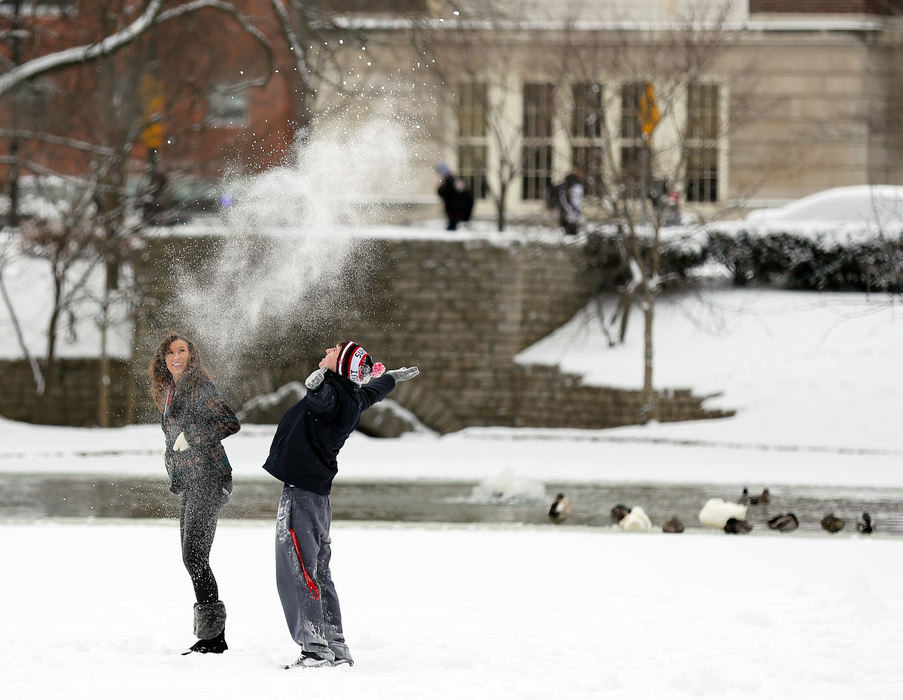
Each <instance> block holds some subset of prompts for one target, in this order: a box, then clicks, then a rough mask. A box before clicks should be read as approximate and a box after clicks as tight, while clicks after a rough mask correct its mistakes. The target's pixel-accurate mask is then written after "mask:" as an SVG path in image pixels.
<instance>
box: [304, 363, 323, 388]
mask: <svg viewBox="0 0 903 700" xmlns="http://www.w3.org/2000/svg"><path fill="white" fill-rule="evenodd" d="M325 375H326V370H325V369H324V368H323V367H320V369H315V370H314V371H313V372H311V373H310V376H308V378H307V379H305V380H304V386H306V387H307V388H308V390H309V391H316V390H317V389H319V388H320V387H321V386H323V377H324V376H325Z"/></svg>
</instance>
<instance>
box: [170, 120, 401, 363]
mask: <svg viewBox="0 0 903 700" xmlns="http://www.w3.org/2000/svg"><path fill="white" fill-rule="evenodd" d="M373 111H375V110H373ZM373 111H371V110H366V116H360V115H349V116H344V117H342V118H340V119H333V120H330V122H329V123H328V124H325V123H319V124H315V125H314V127H313V128H312V129H311V130H310V133H309V137H308V138H307V139H303V138H298V139H297V142H296V145H295V148H294V152H293V154H292V157H291V158H290V159H289V161H288V162H286V163H285V165H283V166H282V167H279V168H275V169H273V170H270V171H268V172H266V173H264V174H261V175H257V176H254V177H245V178H242V177H238V178H232V179H230V180H228V181H227V182H225V183H224V190H225V192H227V193H228V196H229V198H230V200H231V201H232V202H233V203H232V204H231V205H230V206H229V207H228V209H227V213H226V215H225V231H226V233H225V240H224V241H223V243H222V251H221V253H220V255H219V257H218V258H217V260H215V261H214V262H213V268H212V274H209V271H206V270H205V271H204V272H203V273H202V274H199V275H195V274H194V272H195V271H192V270H186V271H185V273H186V274H185V280H183V281H182V283H180V292H179V296H180V302H181V311H180V316H181V318H183V319H184V320H185V321H186V323H187V325H188V326H189V327H190V328H191V329H193V332H194V333H195V334H196V337H197V340H198V342H199V343H200V344H201V346H202V347H205V348H207V349H209V350H211V351H213V352H214V353H215V354H216V356H217V364H218V366H217V374H218V375H220V376H223V375H225V374H231V373H232V371H234V370H235V369H236V363H237V361H238V358H239V357H240V355H241V352H242V350H243V347H242V345H243V344H244V343H247V345H248V347H250V345H251V344H253V343H255V342H256V340H257V339H258V338H259V336H260V335H261V334H267V335H270V334H271V333H272V331H273V329H279V328H285V327H288V326H289V325H291V326H295V327H298V325H299V322H302V321H303V322H304V323H305V324H307V325H308V326H310V324H317V323H318V322H319V321H321V320H322V319H324V318H326V317H328V316H330V315H334V314H336V313H339V314H341V312H342V305H343V304H346V303H349V301H348V300H346V299H343V298H342V296H341V294H340V293H339V292H340V281H341V279H342V278H343V276H345V275H347V274H349V273H350V270H351V269H352V268H355V267H360V266H366V264H367V260H368V250H367V247H366V243H365V242H362V241H361V240H360V239H358V238H356V237H355V235H354V230H355V229H356V228H358V227H360V226H363V225H365V224H367V223H369V222H370V221H372V219H373V217H374V214H379V213H380V212H381V211H382V209H383V208H384V206H385V202H386V201H387V200H388V199H390V198H394V197H396V196H397V193H398V192H399V191H404V190H405V189H407V188H408V182H409V180H410V172H411V169H410V164H409V151H410V146H409V144H410V142H411V139H410V136H409V130H408V129H406V128H405V126H404V124H403V123H402V122H401V121H399V120H398V119H396V118H394V117H392V116H390V115H386V116H381V115H378V114H373ZM388 111H391V110H388Z"/></svg>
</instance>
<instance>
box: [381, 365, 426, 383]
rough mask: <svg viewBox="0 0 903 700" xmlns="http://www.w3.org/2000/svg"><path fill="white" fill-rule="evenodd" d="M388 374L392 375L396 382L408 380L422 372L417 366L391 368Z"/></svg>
mask: <svg viewBox="0 0 903 700" xmlns="http://www.w3.org/2000/svg"><path fill="white" fill-rule="evenodd" d="M386 374H390V375H392V378H393V379H394V380H395V381H396V382H406V381H408V379H413V378H414V377H416V376H417V375H418V374H420V370H419V369H417V367H399V368H398V369H390V370H389V371H388V372H387V373H386Z"/></svg>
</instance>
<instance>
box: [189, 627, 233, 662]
mask: <svg viewBox="0 0 903 700" xmlns="http://www.w3.org/2000/svg"><path fill="white" fill-rule="evenodd" d="M228 648H229V645H228V644H226V631H225V630H223V631H222V632H220V633H219V634H218V635H216V636H215V637H213V638H212V639H199V640H198V641H196V642H195V643H194V644H192V645H191V648H190V649H189V650H188V651H186V652H184V653H183V654H182V655H183V656H185V655H186V654H190V653H191V652H193V651H196V652H197V653H199V654H222V653H223V652H224V651H226V649H228Z"/></svg>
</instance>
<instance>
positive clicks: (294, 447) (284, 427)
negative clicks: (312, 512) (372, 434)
mask: <svg viewBox="0 0 903 700" xmlns="http://www.w3.org/2000/svg"><path fill="white" fill-rule="evenodd" d="M394 388H395V379H394V378H393V377H392V376H391V375H388V374H387V375H384V376H382V377H380V378H379V379H374V380H372V381H370V382H369V383H367V384H365V385H364V386H358V385H356V384H354V383H353V382H351V381H349V380H348V379H345V378H344V377H340V376H339V375H338V374H336V373H335V372H332V371H327V372H326V375H325V377H324V380H323V384H322V385H321V386H320V387H319V388H318V389H317V390H316V391H308V392H307V395H306V396H305V397H304V398H303V399H301V400H300V401H299V402H298V403H296V404H295V405H294V406H292V407H291V408H290V409H288V410H287V411H286V412H285V414H284V415H283V416H282V420H281V421H279V427H278V428H276V434H275V435H274V436H273V443H272V445H271V446H270V454H269V456H268V457H267V460H266V462H265V463H264V465H263V468H264V469H266V470H267V471H268V472H269V473H270V474H272V475H273V476H275V477H276V478H277V479H279V480H280V481H282V482H283V483H286V484H290V485H292V486H295V487H297V488H300V489H304V490H305V491H313V492H314V493H318V494H321V495H323V496H327V495H329V492H330V491H331V490H332V480H333V479H334V478H335V475H336V473H337V472H338V469H339V467H338V463H337V457H338V454H339V450H341V449H342V445H344V444H345V440H347V439H348V436H349V435H351V433H352V432H353V431H354V429H355V428H356V427H357V423H358V421H359V420H360V417H361V413H362V412H363V411H365V410H366V409H368V408H370V406H372V405H373V404H375V403H376V402H377V401H382V399H384V398H385V397H386V396H387V395H388V393H389V392H390V391H392V389H394Z"/></svg>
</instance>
